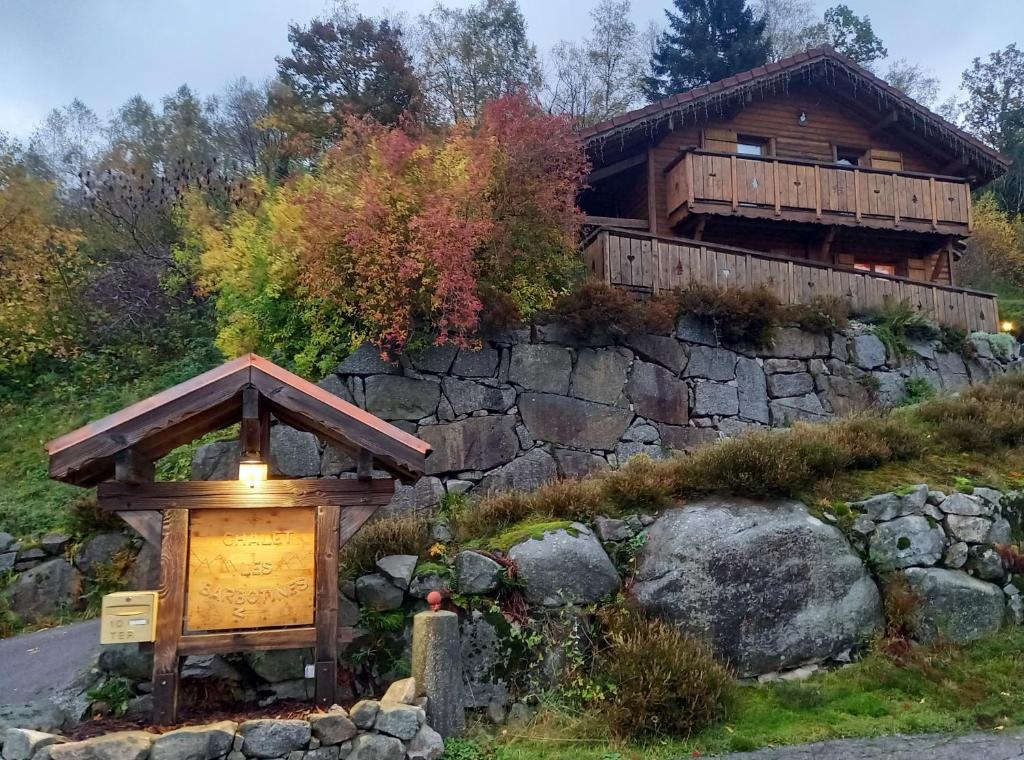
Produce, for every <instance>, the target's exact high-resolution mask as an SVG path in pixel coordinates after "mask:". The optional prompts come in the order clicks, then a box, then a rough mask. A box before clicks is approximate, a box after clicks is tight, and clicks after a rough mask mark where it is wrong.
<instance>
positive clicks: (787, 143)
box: [775, 137, 832, 162]
mask: <svg viewBox="0 0 1024 760" xmlns="http://www.w3.org/2000/svg"><path fill="white" fill-rule="evenodd" d="M775 150H776V155H777V156H778V157H779V158H800V159H803V160H805V161H822V162H831V161H832V145H831V144H829V143H827V142H819V141H817V140H798V139H794V138H791V137H780V138H779V139H778V140H777V141H776V143H775Z"/></svg>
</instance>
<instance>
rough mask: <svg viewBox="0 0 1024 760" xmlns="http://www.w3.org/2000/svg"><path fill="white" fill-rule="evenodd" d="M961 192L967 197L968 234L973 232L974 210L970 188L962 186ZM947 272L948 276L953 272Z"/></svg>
mask: <svg viewBox="0 0 1024 760" xmlns="http://www.w3.org/2000/svg"><path fill="white" fill-rule="evenodd" d="M962 190H963V194H964V195H965V196H966V197H967V231H968V232H973V231H974V209H973V208H972V207H971V188H970V186H969V185H964V187H963V188H962ZM949 271H950V274H951V275H952V273H953V270H952V269H950V270H949Z"/></svg>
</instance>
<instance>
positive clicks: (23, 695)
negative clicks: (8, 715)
mask: <svg viewBox="0 0 1024 760" xmlns="http://www.w3.org/2000/svg"><path fill="white" fill-rule="evenodd" d="M99 651H100V621H99V620H87V621H85V622H84V623H73V624H72V625H64V626H61V627H59V628H49V629H47V630H44V631H36V632H35V633H26V634H23V635H21V636H15V637H14V638H10V639H0V705H15V704H21V703H23V702H35V701H36V700H39V699H44V698H46V697H48V696H51V695H53V694H55V693H57V692H60V691H61V690H62V689H66V688H67V687H68V686H69V685H70V684H71V682H72V681H73V680H74V679H75V678H76V677H78V676H79V675H80V674H81V673H82V671H84V670H85V669H87V668H88V667H89V666H90V665H92V664H93V662H94V661H95V658H96V656H97V655H98V654H99Z"/></svg>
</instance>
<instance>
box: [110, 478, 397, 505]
mask: <svg viewBox="0 0 1024 760" xmlns="http://www.w3.org/2000/svg"><path fill="white" fill-rule="evenodd" d="M97 490H98V498H99V503H100V506H101V507H102V508H103V509H104V510H107V511H108V512H121V511H124V510H153V509H163V510H170V509H178V508H182V509H250V508H261V507H278V508H283V507H319V506H333V507H357V506H373V507H376V506H382V505H384V504H388V503H389V502H390V501H391V499H392V497H393V496H394V493H395V483H394V480H392V479H391V478H377V479H374V480H371V481H369V482H364V481H359V480H335V479H324V480H313V479H310V480H267V481H264V482H262V483H257V484H256V485H255V486H254V487H251V486H250V485H249V484H248V483H242V482H241V481H237V480H210V481H187V482H166V483H165V482H160V483H144V484H138V485H133V484H129V483H101V484H100V485H99V488H98V489H97Z"/></svg>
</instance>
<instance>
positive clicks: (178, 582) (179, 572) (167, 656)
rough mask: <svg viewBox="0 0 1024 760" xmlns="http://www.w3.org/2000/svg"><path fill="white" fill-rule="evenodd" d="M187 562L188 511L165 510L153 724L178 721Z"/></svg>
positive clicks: (154, 677)
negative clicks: (180, 657) (181, 639)
mask: <svg viewBox="0 0 1024 760" xmlns="http://www.w3.org/2000/svg"><path fill="white" fill-rule="evenodd" d="M187 562H188V510H187V509H166V510H164V524H163V540H162V542H161V546H160V592H159V599H158V606H157V618H156V643H155V645H154V648H153V722H154V723H156V724H157V725H164V726H166V725H170V724H172V723H177V721H178V681H179V679H180V672H181V668H180V659H179V657H178V641H179V639H180V638H181V632H182V628H183V626H184V617H185V575H186V565H187Z"/></svg>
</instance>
